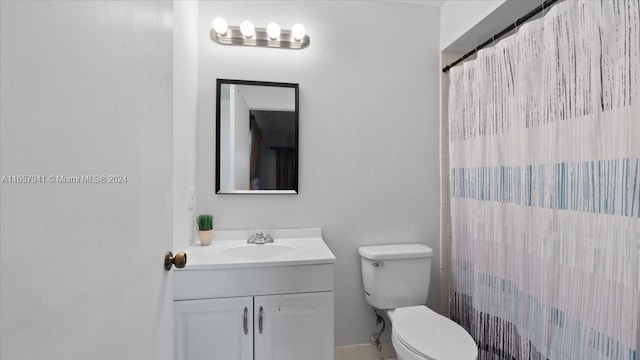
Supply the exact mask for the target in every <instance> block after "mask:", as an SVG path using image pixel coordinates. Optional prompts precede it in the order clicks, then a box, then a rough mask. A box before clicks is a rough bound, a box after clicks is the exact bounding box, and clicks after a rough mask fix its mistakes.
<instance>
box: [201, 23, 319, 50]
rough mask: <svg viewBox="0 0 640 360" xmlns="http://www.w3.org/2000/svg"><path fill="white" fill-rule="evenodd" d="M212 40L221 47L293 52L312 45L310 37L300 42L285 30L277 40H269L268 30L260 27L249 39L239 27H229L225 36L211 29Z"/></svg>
mask: <svg viewBox="0 0 640 360" xmlns="http://www.w3.org/2000/svg"><path fill="white" fill-rule="evenodd" d="M211 40H213V41H215V42H217V43H218V44H220V45H236V46H261V47H270V48H277V49H292V50H301V49H304V48H306V47H307V46H309V43H310V39H309V35H305V36H304V37H303V38H302V40H300V41H298V40H295V39H294V38H293V36H292V35H291V31H290V30H284V29H283V30H281V31H280V36H279V37H278V38H277V39H275V40H271V39H270V38H269V35H268V34H267V29H265V28H258V27H257V28H256V30H255V34H254V35H253V36H252V37H250V38H247V37H245V36H244V35H242V32H240V27H239V26H229V29H228V30H227V32H226V33H225V34H224V35H220V34H218V33H217V32H216V31H215V30H214V29H211Z"/></svg>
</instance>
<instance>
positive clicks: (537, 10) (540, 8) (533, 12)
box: [442, 0, 560, 73]
mask: <svg viewBox="0 0 640 360" xmlns="http://www.w3.org/2000/svg"><path fill="white" fill-rule="evenodd" d="M558 1H560V0H545V2H543V3H542V4H541V5H539V6H538V7H536V8H535V9H533V10H531V11H529V12H528V13H527V14H526V15H525V16H523V17H521V18H518V19H517V20H516V21H515V22H514V23H513V24H511V25H509V26H507V27H506V28H504V29H503V30H502V31H500V32H499V33H497V34H495V35H493V36H492V37H491V38H489V40H487V41H485V42H483V43H482V44H480V45H478V46H477V47H476V48H475V49H473V50H471V51H469V52H468V53H466V54H464V55H463V56H462V57H461V58H460V59H458V60H456V61H454V62H452V63H451V64H449V65H447V66H445V67H444V68H443V69H442V72H444V73H446V72H448V71H449V70H450V69H451V68H452V67H454V66H456V65H458V64H459V63H461V62H463V61H465V60H466V59H467V58H468V57H469V56H471V55H473V54H475V53H477V52H478V50H480V49H484V48H485V47H487V46H488V45H489V44H491V43H492V42H494V41H496V40H498V39H500V38H501V37H503V36H505V35H506V34H507V33H509V32H510V31H512V30H513V29H515V28H517V27H518V26H520V25H522V24H524V23H525V22H527V20H529V19H531V18H532V17H534V16H535V15H537V14H538V13H540V12H541V11H544V10H545V9H547V8H549V7H550V6H551V5H553V3H555V2H558Z"/></svg>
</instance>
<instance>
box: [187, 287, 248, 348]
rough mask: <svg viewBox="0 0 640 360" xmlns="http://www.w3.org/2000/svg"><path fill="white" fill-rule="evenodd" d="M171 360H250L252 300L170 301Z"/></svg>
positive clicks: (244, 298) (243, 298)
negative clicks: (171, 303)
mask: <svg viewBox="0 0 640 360" xmlns="http://www.w3.org/2000/svg"><path fill="white" fill-rule="evenodd" d="M174 317H175V329H174V331H175V360H205V359H206V360H253V298H252V297H242V298H226V299H206V300H185V301H174Z"/></svg>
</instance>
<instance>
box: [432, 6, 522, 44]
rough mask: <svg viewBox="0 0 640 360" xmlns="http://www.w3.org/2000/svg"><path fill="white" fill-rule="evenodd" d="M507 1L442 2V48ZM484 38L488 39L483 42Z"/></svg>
mask: <svg viewBox="0 0 640 360" xmlns="http://www.w3.org/2000/svg"><path fill="white" fill-rule="evenodd" d="M505 1H507V0H482V1H478V0H449V1H447V2H445V3H444V4H442V6H440V50H444V49H446V48H447V47H449V46H450V45H451V44H452V43H453V42H454V41H455V40H457V39H458V38H459V37H461V36H462V35H463V34H465V33H466V32H467V31H469V30H471V28H472V27H473V26H474V25H476V24H477V23H479V22H480V21H481V20H482V19H484V18H485V17H486V16H487V15H489V14H490V13H491V12H493V11H494V10H495V9H497V8H498V7H499V6H500V5H502V4H503V3H504V2H505ZM522 15H524V14H522ZM515 19H516V18H513V19H510V20H515ZM484 40H486V39H483V40H481V42H484ZM478 45H480V43H478Z"/></svg>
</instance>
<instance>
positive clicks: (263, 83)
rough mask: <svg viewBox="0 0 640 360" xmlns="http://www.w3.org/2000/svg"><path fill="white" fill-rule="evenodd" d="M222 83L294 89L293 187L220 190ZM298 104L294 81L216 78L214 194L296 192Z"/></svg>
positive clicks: (297, 85) (297, 92)
mask: <svg viewBox="0 0 640 360" xmlns="http://www.w3.org/2000/svg"><path fill="white" fill-rule="evenodd" d="M222 84H231V85H254V86H272V87H286V88H293V89H294V91H295V109H296V110H295V127H296V128H295V147H296V151H295V156H294V158H295V160H294V165H295V166H294V172H293V189H290V190H289V189H288V190H249V191H240V192H220V93H221V91H220V90H221V88H222ZM299 117H300V105H299V84H295V83H280V82H269V81H253V80H232V79H216V170H215V171H216V192H215V193H216V194H221V195H235V194H250V195H254V194H256V195H263V194H264V195H268V194H298V165H299V160H298V158H299V154H300V148H299V145H298V134H299V132H300V119H299Z"/></svg>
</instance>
